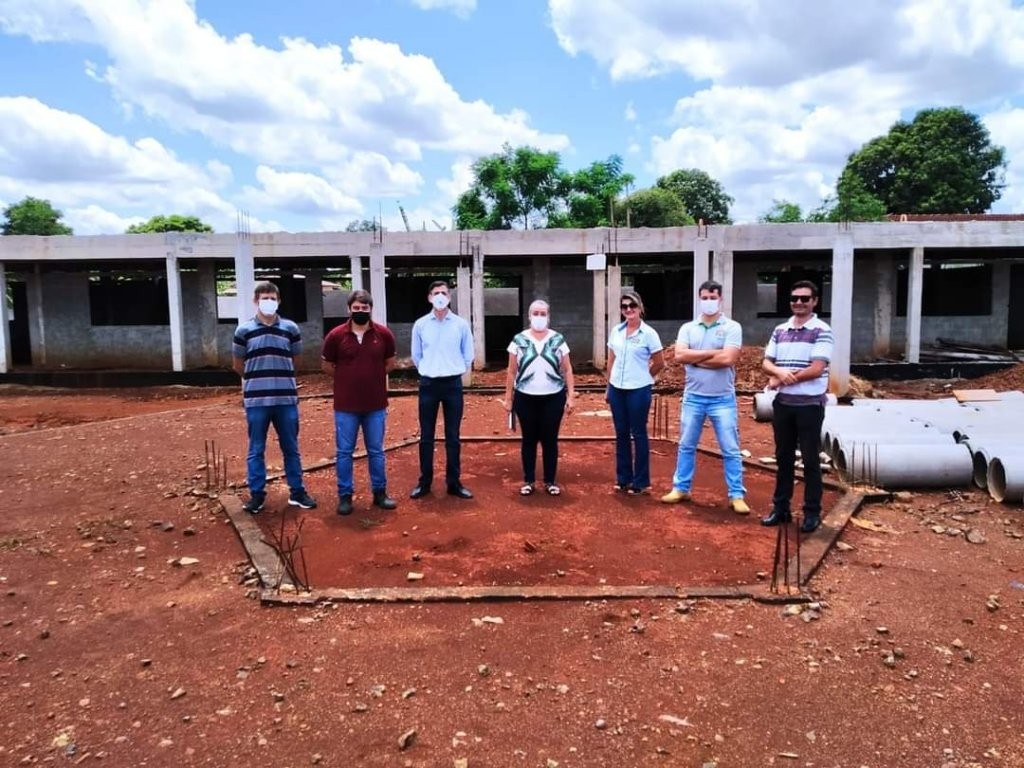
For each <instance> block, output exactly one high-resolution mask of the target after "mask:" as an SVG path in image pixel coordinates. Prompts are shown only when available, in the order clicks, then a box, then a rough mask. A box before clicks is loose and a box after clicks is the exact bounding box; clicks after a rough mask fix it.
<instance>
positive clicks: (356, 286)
mask: <svg viewBox="0 0 1024 768" xmlns="http://www.w3.org/2000/svg"><path fill="white" fill-rule="evenodd" d="M348 268H349V272H351V273H352V290H353V291H361V290H363V257H362V256H349V257H348ZM371 295H372V293H371Z"/></svg>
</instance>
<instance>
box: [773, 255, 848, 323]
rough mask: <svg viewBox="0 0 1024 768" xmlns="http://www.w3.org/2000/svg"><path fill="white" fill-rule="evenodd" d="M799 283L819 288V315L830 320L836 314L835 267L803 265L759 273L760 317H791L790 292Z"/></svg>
mask: <svg viewBox="0 0 1024 768" xmlns="http://www.w3.org/2000/svg"><path fill="white" fill-rule="evenodd" d="M799 280H810V281H811V282H812V283H814V284H815V285H817V286H818V292H819V295H820V298H819V299H818V308H817V310H816V311H817V314H818V315H819V316H821V317H829V316H830V315H831V314H832V268H831V267H800V266H792V267H789V266H787V267H780V268H779V269H765V270H758V273H757V316H758V317H789V316H790V315H791V314H792V311H791V310H790V307H789V293H790V290H791V289H792V285H793V283H795V282H797V281H799Z"/></svg>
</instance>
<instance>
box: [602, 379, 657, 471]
mask: <svg viewBox="0 0 1024 768" xmlns="http://www.w3.org/2000/svg"><path fill="white" fill-rule="evenodd" d="M651 389H652V387H651V386H650V385H648V386H646V387H640V388H638V389H619V388H618V387H615V386H612V385H611V384H609V385H608V393H607V395H606V398H607V400H608V405H609V406H610V407H611V410H612V423H613V424H614V425H615V484H616V485H619V486H621V487H623V488H636V489H639V490H642V489H644V488H649V487H650V486H651V443H650V440H649V439H648V437H647V415H648V414H649V413H650V411H651Z"/></svg>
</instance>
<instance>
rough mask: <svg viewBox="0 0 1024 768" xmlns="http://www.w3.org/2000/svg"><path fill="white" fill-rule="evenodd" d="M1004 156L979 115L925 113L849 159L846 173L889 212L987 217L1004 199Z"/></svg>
mask: <svg viewBox="0 0 1024 768" xmlns="http://www.w3.org/2000/svg"><path fill="white" fill-rule="evenodd" d="M1005 155H1006V151H1005V150H1004V149H1003V148H1002V147H999V146H995V145H993V144H992V141H991V139H990V138H989V133H988V129H986V128H985V126H984V125H983V124H982V123H981V120H979V119H978V117H977V116H976V115H973V114H971V113H969V112H966V111H964V110H963V109H961V108H960V107H945V108H941V109H925V110H922V111H920V112H918V113H917V115H916V116H915V117H914V119H913V120H912V121H911V122H909V123H907V122H903V121H900V122H898V123H896V124H895V125H893V126H892V128H890V129H889V133H887V134H886V135H885V136H879V137H877V138H874V139H872V140H871V141H869V142H868V143H867V144H865V145H864V146H863V147H861V148H860V149H859V150H857V151H856V152H854V153H853V154H852V155H850V157H849V159H848V160H847V163H846V168H845V169H844V174H846V173H850V174H853V175H855V176H857V177H858V178H859V179H860V180H861V182H862V183H863V186H864V189H865V190H866V191H867V192H869V193H870V194H872V195H874V196H875V197H876V198H878V199H879V200H881V201H882V203H883V204H884V205H885V210H886V211H887V212H888V213H984V212H985V211H987V210H988V209H989V208H991V207H992V203H994V202H995V201H996V200H998V199H999V197H1000V196H1001V195H1002V190H1003V188H1004V186H1005V184H1004V182H1003V179H1004V175H1003V174H1004V171H1005V168H1006V159H1005ZM839 197H840V199H842V197H843V195H842V191H841V190H840V191H839Z"/></svg>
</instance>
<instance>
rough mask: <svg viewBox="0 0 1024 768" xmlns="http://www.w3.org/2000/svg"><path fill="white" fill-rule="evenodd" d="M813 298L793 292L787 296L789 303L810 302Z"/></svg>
mask: <svg viewBox="0 0 1024 768" xmlns="http://www.w3.org/2000/svg"><path fill="white" fill-rule="evenodd" d="M813 298H814V297H813V296H798V295H796V294H793V295H792V296H790V297H789V302H790V304H810V303H811V299H813Z"/></svg>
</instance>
